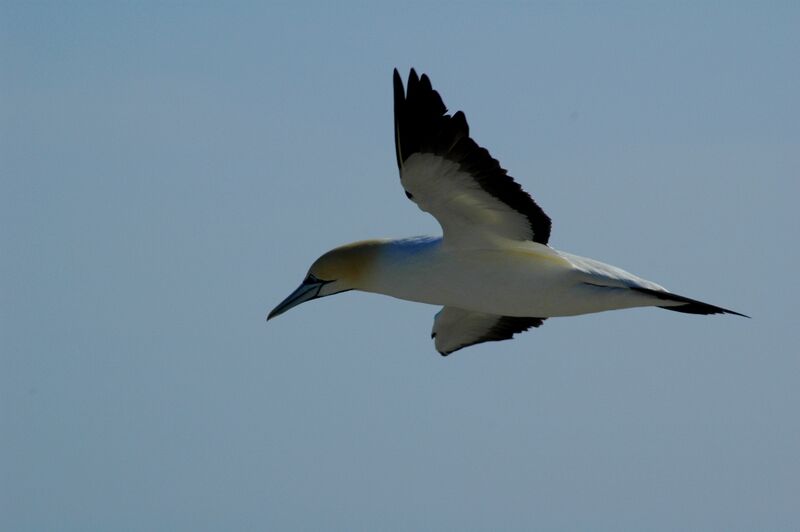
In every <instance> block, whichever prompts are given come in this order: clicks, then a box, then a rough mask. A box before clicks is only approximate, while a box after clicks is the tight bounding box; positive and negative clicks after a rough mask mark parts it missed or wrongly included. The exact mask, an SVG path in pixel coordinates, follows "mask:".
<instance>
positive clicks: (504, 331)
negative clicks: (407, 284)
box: [432, 316, 547, 357]
mask: <svg viewBox="0 0 800 532" xmlns="http://www.w3.org/2000/svg"><path fill="white" fill-rule="evenodd" d="M497 318H498V319H497V322H496V323H495V324H494V325H493V326H492V328H491V329H489V330H488V331H487V332H486V334H484V335H483V336H481V337H480V338H478V339H477V340H475V341H472V342H468V343H465V344H462V345H459V346H458V347H456V348H455V349H451V350H449V351H439V354H440V355H442V356H443V357H446V356H447V355H449V354H450V353H453V352H455V351H458V350H459V349H463V348H465V347H469V346H472V345H475V344H482V343H483V342H499V341H501V340H510V339H511V338H512V337H513V336H514V335H515V334H517V333H520V332H523V331H527V330H528V329H530V328H531V327H539V326H540V325H542V323H544V320H546V319H547V318H517V317H515V316H498V317H497ZM432 337H435V335H432Z"/></svg>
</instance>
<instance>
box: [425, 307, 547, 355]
mask: <svg viewBox="0 0 800 532" xmlns="http://www.w3.org/2000/svg"><path fill="white" fill-rule="evenodd" d="M546 319H547V318H516V317H512V316H497V315H495V314H486V313H484V312H473V311H471V310H464V309H460V308H456V307H443V308H442V310H440V311H439V312H438V313H437V314H436V317H435V318H434V320H433V332H432V333H431V337H432V338H434V340H435V345H436V350H437V351H439V353H440V354H441V355H442V356H447V355H449V354H450V353H452V352H453V351H458V350H459V349H461V348H463V347H468V346H471V345H475V344H480V343H482V342H496V341H500V340H508V339H510V338H512V337H513V336H514V335H515V334H516V333H519V332H522V331H527V330H528V329H530V328H531V327H539V326H540V325H541V324H542V323H544V320H546Z"/></svg>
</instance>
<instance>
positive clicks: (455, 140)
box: [394, 69, 550, 247]
mask: <svg viewBox="0 0 800 532" xmlns="http://www.w3.org/2000/svg"><path fill="white" fill-rule="evenodd" d="M394 121H395V148H396V150H397V165H398V167H399V168H400V180H401V182H402V184H403V188H404V189H405V191H406V196H408V197H409V199H411V200H412V201H414V202H415V203H416V204H417V205H418V206H419V207H420V208H421V209H422V210H423V211H426V212H429V213H430V214H432V215H433V216H434V217H435V218H436V220H437V221H438V222H439V224H440V225H441V226H442V231H443V233H444V243H445V244H446V245H449V246H462V247H470V246H474V245H477V244H480V245H485V244H487V243H491V242H493V241H496V240H497V239H498V238H505V239H511V240H533V241H534V242H538V243H540V244H547V241H548V239H549V238H550V218H549V217H548V216H547V215H546V214H545V213H544V211H543V210H542V209H541V208H540V207H539V206H538V205H537V204H536V202H535V201H533V199H531V197H530V196H529V195H528V194H527V193H526V192H525V191H524V190H522V187H520V186H519V184H517V183H516V182H515V181H514V179H513V178H511V176H509V175H508V174H507V173H506V171H505V170H504V169H503V168H501V167H500V163H498V162H497V160H496V159H493V158H492V156H491V155H490V154H489V152H488V151H487V150H486V149H484V148H481V147H480V146H479V145H478V144H477V143H476V142H475V141H474V140H472V139H471V138H470V136H469V126H468V125H467V119H466V117H465V116H464V113H462V112H461V111H458V112H457V113H455V114H453V115H452V116H451V115H449V114H447V108H446V107H445V105H444V103H443V102H442V99H441V97H440V96H439V93H438V92H436V91H435V90H433V88H432V87H431V82H430V80H429V79H428V76H426V75H425V74H423V75H422V77H418V76H417V73H416V72H415V71H414V70H413V69H412V70H411V73H410V74H409V76H408V86H407V91H404V90H403V81H402V80H401V79H400V74H399V73H398V72H397V70H395V71H394Z"/></svg>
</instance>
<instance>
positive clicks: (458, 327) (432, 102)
mask: <svg viewBox="0 0 800 532" xmlns="http://www.w3.org/2000/svg"><path fill="white" fill-rule="evenodd" d="M394 140H395V148H396V153H397V165H398V167H399V168H400V182H401V183H402V185H403V189H404V190H405V194H406V196H407V197H408V198H409V199H410V200H411V201H413V202H414V203H416V204H417V206H418V207H419V208H420V209H422V210H423V211H426V212H429V213H430V214H432V215H433V217H434V218H436V220H437V221H438V222H439V224H440V225H441V226H442V233H443V235H442V236H441V237H415V238H407V239H400V240H368V241H363V242H355V243H352V244H348V245H345V246H342V247H338V248H336V249H333V250H331V251H328V252H327V253H325V254H324V255H322V256H321V257H320V258H319V259H317V260H316V261H315V262H314V263H313V264H312V265H311V268H310V269H309V271H308V274H307V276H306V278H305V280H304V281H303V283H302V284H301V285H300V287H299V288H297V290H295V291H294V292H292V294H291V295H289V297H287V298H286V299H285V300H284V301H282V302H281V303H280V304H279V305H278V306H277V307H275V308H274V309H273V310H272V312H270V313H269V315H268V316H267V320H269V319H271V318H274V317H275V316H278V315H279V314H283V313H284V312H286V311H287V310H289V309H290V308H292V307H294V306H297V305H299V304H300V303H304V302H306V301H310V300H312V299H318V298H320V297H324V296H329V295H332V294H338V293H340V292H345V291H348V290H363V291H365V292H375V293H378V294H385V295H388V296H393V297H396V298H400V299H406V300H409V301H417V302H420V303H430V304H433V305H443V308H442V309H441V310H440V311H439V312H438V313H437V314H436V316H435V318H434V320H433V331H432V334H431V337H432V338H434V339H435V345H436V350H437V351H439V353H441V354H442V355H448V354H450V353H452V352H454V351H457V350H459V349H461V348H464V347H467V346H471V345H475V344H478V343H481V342H488V341H497V340H507V339H509V338H511V337H512V336H513V335H514V334H516V333H518V332H522V331H526V330H528V329H529V328H531V327H539V326H540V325H541V324H542V323H543V322H544V320H546V319H547V318H551V317H557V316H575V315H578V314H587V313H591V312H602V311H605V310H616V309H624V308H631V307H649V306H655V307H660V308H663V309H667V310H673V311H677V312H685V313H690V314H736V315H738V316H745V315H744V314H740V313H738V312H734V311H732V310H728V309H724V308H721V307H717V306H714V305H709V304H708V303H702V302H700V301H697V300H694V299H689V298H688V297H683V296H679V295H677V294H673V293H671V292H669V291H667V290H666V289H665V288H664V287H662V286H660V285H658V284H656V283H653V282H650V281H646V280H644V279H642V278H640V277H637V276H635V275H633V274H630V273H628V272H626V271H624V270H622V269H620V268H617V267H614V266H610V265H608V264H604V263H602V262H599V261H596V260H593V259H588V258H584V257H579V256H577V255H572V254H570V253H564V252H562V251H558V250H556V249H554V248H552V247H550V246H548V245H547V241H548V239H549V237H550V218H549V217H548V216H547V215H546V214H545V213H544V211H543V210H542V209H541V208H540V207H539V205H537V204H536V202H535V201H534V200H533V199H532V198H531V197H530V196H529V195H528V194H527V193H526V192H525V191H524V190H522V187H520V186H519V185H518V184H517V183H516V182H515V181H514V180H513V179H512V178H511V176H509V175H508V174H507V173H506V170H504V169H503V168H501V167H500V164H499V163H498V162H497V160H495V159H493V158H492V156H491V155H490V154H489V152H488V151H487V150H486V149H484V148H482V147H481V146H479V145H478V144H477V143H476V142H475V141H474V140H472V138H471V137H470V135H469V126H468V125H467V120H466V118H465V116H464V113H463V112H461V111H458V112H456V113H454V114H452V115H450V114H447V108H446V107H445V105H444V103H443V102H442V99H441V97H440V96H439V93H438V92H437V91H435V90H433V87H432V86H431V82H430V80H429V79H428V76H427V75H425V74H423V75H422V76H421V77H419V76H417V73H416V72H415V71H414V69H412V70H411V72H410V74H409V76H408V84H407V87H406V90H404V89H403V82H402V80H401V78H400V75H399V74H398V72H397V70H396V69H395V71H394ZM745 317H747V316H745Z"/></svg>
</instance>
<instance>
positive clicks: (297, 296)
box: [267, 240, 382, 320]
mask: <svg viewBox="0 0 800 532" xmlns="http://www.w3.org/2000/svg"><path fill="white" fill-rule="evenodd" d="M381 244H382V241H380V240H367V241H363V242H354V243H352V244H347V245H345V246H341V247H338V248H335V249H332V250H330V251H328V252H327V253H325V254H324V255H322V256H321V257H320V258H318V259H317V260H315V261H314V264H312V265H311V268H309V270H308V274H307V275H306V278H305V279H304V280H303V282H302V283H301V284H300V286H299V287H298V288H297V290H295V291H294V292H292V293H291V294H289V297H287V298H286V299H284V300H283V301H281V303H280V304H279V305H278V306H277V307H275V308H274V309H272V312H270V313H269V315H268V316H267V320H270V319H272V318H274V317H275V316H279V315H280V314H283V313H284V312H286V311H287V310H289V309H290V308H292V307H296V306H297V305H299V304H300V303H305V302H306V301H311V300H312V299H319V298H320V297H325V296H330V295H333V294H338V293H339V292H346V291H348V290H358V289H360V288H362V287H363V286H364V281H365V279H366V278H367V276H368V275H369V273H370V269H371V267H372V265H373V264H374V262H375V258H376V256H377V255H378V252H379V249H380V246H381Z"/></svg>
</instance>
